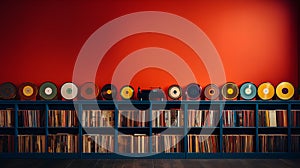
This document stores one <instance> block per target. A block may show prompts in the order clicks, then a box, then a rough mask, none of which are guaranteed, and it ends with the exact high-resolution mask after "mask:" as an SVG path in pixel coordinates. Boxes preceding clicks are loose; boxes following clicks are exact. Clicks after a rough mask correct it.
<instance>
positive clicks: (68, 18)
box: [0, 0, 299, 88]
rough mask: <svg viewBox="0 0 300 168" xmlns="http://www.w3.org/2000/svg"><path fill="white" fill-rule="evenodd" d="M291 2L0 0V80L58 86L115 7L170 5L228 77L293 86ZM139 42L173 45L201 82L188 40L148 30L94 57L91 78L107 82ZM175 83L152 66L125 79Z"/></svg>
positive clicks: (118, 11) (202, 72) (203, 73)
mask: <svg viewBox="0 0 300 168" xmlns="http://www.w3.org/2000/svg"><path fill="white" fill-rule="evenodd" d="M293 6H294V5H293V4H292V3H291V2H289V1H280V0H263V1H261V0H247V1H238V0H227V1H223V0H212V1H198V0H194V1H183V0H182V1H173V0H172V1H171V0H165V1H163V2H161V1H154V2H153V1H150V0H139V1H137V0H136V1H134V0H129V1H123V0H115V1H72V0H63V1H58V0H56V1H52V0H43V1H33V0H32V1H30V0H26V1H9V0H5V1H1V2H0V22H1V26H0V61H1V67H0V68H1V73H0V82H5V81H11V82H14V83H15V84H17V85H19V84H21V83H22V82H25V81H31V82H34V83H36V84H38V85H39V84H41V83H42V82H44V81H53V82H55V83H56V84H58V86H60V85H61V84H62V83H64V82H66V81H71V80H72V72H73V67H74V64H75V61H76V58H77V56H78V53H79V51H80V49H81V47H82V45H83V44H84V43H85V41H86V40H87V39H88V37H89V36H90V35H91V34H92V33H93V32H94V31H96V30H97V29H98V28H99V27H101V26H102V25H104V24H105V23H107V22H108V21H110V20H112V19H115V18H117V17H120V16H122V15H125V14H128V13H132V12H138V11H145V10H152V11H164V12H170V13H174V14H176V15H179V16H182V17H184V18H186V19H188V20H190V21H192V22H193V23H195V24H196V25H197V26H199V27H200V28H201V29H202V30H203V31H204V32H205V33H206V34H207V36H208V37H209V38H210V40H211V41H212V43H213V44H214V45H215V47H216V49H217V50H218V52H219V54H220V57H221V59H222V62H223V65H224V68H225V74H226V80H227V81H233V82H236V83H238V84H241V83H242V82H245V81H251V82H254V83H255V84H259V83H261V82H264V81H270V82H272V83H273V84H274V85H277V84H278V83H279V82H280V81H290V82H292V83H293V84H294V85H295V86H296V85H298V76H299V74H298V66H299V65H298V56H297V54H298V53H297V41H296V40H297V39H296V37H297V36H296V33H297V29H296V22H295V13H294V12H295V11H294V10H293ZM120 29H122V28H120ZM174 29H176V27H174ZM145 47H161V48H165V49H167V50H170V51H172V52H174V53H176V54H177V55H179V56H180V57H181V58H182V59H184V60H185V61H186V62H187V63H188V64H189V66H190V67H191V69H192V70H193V72H194V74H195V76H196V77H197V80H198V82H199V83H200V85H202V86H205V85H206V84H208V83H210V80H209V77H208V73H207V70H206V69H205V66H204V64H203V62H202V61H201V60H199V59H195V58H197V55H196V54H195V53H194V52H193V51H192V49H191V48H189V47H188V46H187V45H186V44H184V43H183V42H181V41H179V40H177V39H175V38H173V37H170V36H166V35H162V34H155V33H144V34H137V35H134V36H130V37H127V38H125V39H123V40H121V41H119V42H118V43H116V44H115V45H114V46H113V47H112V48H111V49H110V50H109V52H108V53H107V54H106V55H105V57H104V59H103V61H102V62H101V64H100V66H99V69H98V73H97V78H96V83H97V84H98V85H100V86H103V85H104V84H105V83H110V81H111V76H112V74H113V72H114V69H115V68H116V66H117V65H118V63H119V62H120V61H121V59H123V58H124V57H126V56H127V55H128V54H129V53H131V52H133V51H135V50H138V49H142V48H145ZM170 62H171V61H170ZM174 83H175V78H174V77H172V76H171V75H170V74H169V73H168V72H166V71H163V70H160V69H157V68H149V69H141V71H140V72H139V73H137V74H136V75H135V76H134V78H133V79H132V81H131V84H132V85H133V86H134V87H137V86H141V87H149V86H161V87H163V88H166V87H168V86H169V85H171V84H174Z"/></svg>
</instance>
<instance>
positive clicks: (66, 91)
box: [60, 82, 78, 100]
mask: <svg viewBox="0 0 300 168" xmlns="http://www.w3.org/2000/svg"><path fill="white" fill-rule="evenodd" d="M60 93H61V96H62V98H64V99H66V100H72V99H74V98H75V97H76V96H77V94H78V87H77V86H76V85H75V84H74V83H71V82H67V83H64V84H63V85H62V86H61V88H60Z"/></svg>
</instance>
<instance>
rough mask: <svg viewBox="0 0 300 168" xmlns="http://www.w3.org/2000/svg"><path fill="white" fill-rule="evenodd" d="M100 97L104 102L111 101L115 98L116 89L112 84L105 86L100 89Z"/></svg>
mask: <svg viewBox="0 0 300 168" xmlns="http://www.w3.org/2000/svg"><path fill="white" fill-rule="evenodd" d="M101 96H102V97H103V99H105V100H113V99H115V98H116V96H117V88H116V87H115V86H114V85H113V84H106V85H104V86H103V87H102V89H101Z"/></svg>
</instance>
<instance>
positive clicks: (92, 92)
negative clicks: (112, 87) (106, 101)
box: [80, 82, 99, 100]
mask: <svg viewBox="0 0 300 168" xmlns="http://www.w3.org/2000/svg"><path fill="white" fill-rule="evenodd" d="M98 95H99V87H98V86H97V85H96V84H95V83H93V82H86V83H84V84H83V85H82V86H81V87H80V96H81V97H82V98H83V99H87V100H91V99H96V98H97V97H98Z"/></svg>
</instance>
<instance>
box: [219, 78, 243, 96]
mask: <svg viewBox="0 0 300 168" xmlns="http://www.w3.org/2000/svg"><path fill="white" fill-rule="evenodd" d="M221 93H222V96H223V98H225V99H226V100H233V99H235V98H237V96H238V95H239V87H238V86H237V85H236V84H235V83H233V82H228V83H226V84H225V85H223V87H222V91H221Z"/></svg>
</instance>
